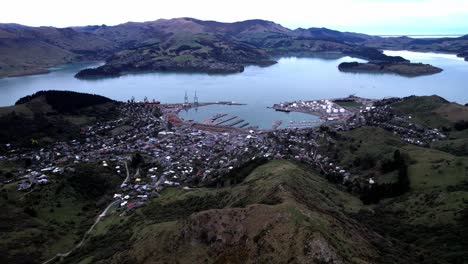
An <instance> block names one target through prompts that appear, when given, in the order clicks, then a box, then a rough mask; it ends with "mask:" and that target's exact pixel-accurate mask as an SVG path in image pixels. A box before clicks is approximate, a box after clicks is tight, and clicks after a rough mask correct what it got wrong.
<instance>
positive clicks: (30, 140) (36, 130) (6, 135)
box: [0, 91, 118, 150]
mask: <svg viewBox="0 0 468 264" xmlns="http://www.w3.org/2000/svg"><path fill="white" fill-rule="evenodd" d="M117 104H118V103H117V102H115V101H113V100H111V99H108V98H106V97H103V96H98V95H91V94H83V93H77V92H70V91H40V92H37V93H35V94H33V95H30V96H26V97H24V98H21V99H19V100H18V102H17V103H16V104H15V105H14V106H9V107H0V125H1V127H2V130H1V131H0V143H1V145H0V150H3V149H4V147H5V144H11V145H13V146H19V147H31V146H36V147H38V146H42V145H47V144H48V143H50V142H53V141H56V140H67V139H76V138H78V137H79V135H80V129H81V127H83V126H84V125H87V124H94V123H95V122H99V121H102V120H107V119H109V118H113V117H115V116H116V115H117V108H116V107H117Z"/></svg>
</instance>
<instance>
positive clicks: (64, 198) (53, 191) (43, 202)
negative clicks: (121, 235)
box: [0, 165, 115, 263]
mask: <svg viewBox="0 0 468 264" xmlns="http://www.w3.org/2000/svg"><path fill="white" fill-rule="evenodd" d="M76 169H77V170H78V171H79V170H80V168H79V167H77V168H76ZM95 169H96V170H95V171H94V172H90V173H91V174H92V176H93V175H95V174H100V175H107V176H104V177H108V176H109V177H111V175H110V174H109V172H108V171H105V169H103V168H102V167H100V166H99V165H97V166H96V167H95ZM71 177H74V176H73V175H65V176H63V175H60V176H54V175H49V179H50V183H49V184H48V185H44V186H41V187H39V189H36V190H34V191H32V192H20V191H17V190H16V183H11V184H6V185H4V186H2V187H1V189H0V194H1V195H0V206H2V208H3V210H4V214H2V216H0V226H1V227H2V235H1V238H2V239H1V241H0V248H2V249H8V251H7V252H8V255H7V256H8V257H9V258H10V261H12V262H13V263H14V262H16V261H20V259H19V258H20V257H21V258H22V256H23V255H26V256H27V257H28V256H29V257H32V258H33V259H34V261H32V260H31V261H32V262H31V263H35V262H37V261H39V260H44V259H46V258H49V257H51V256H53V255H55V254H57V253H59V252H65V251H68V250H70V249H71V248H72V247H73V246H74V245H75V244H76V243H77V242H78V241H79V240H80V239H81V237H82V235H83V234H84V232H85V231H86V230H87V229H88V228H89V226H91V224H92V222H93V221H94V218H95V217H96V216H97V214H98V213H99V210H100V209H101V208H100V204H101V203H103V202H105V197H104V196H99V197H94V198H93V199H89V198H88V197H87V196H85V195H83V194H81V193H80V192H79V191H78V190H77V189H76V187H73V185H72V184H69V183H68V180H69V178H71ZM77 177H78V176H77ZM114 177H115V176H114ZM100 200H101V201H100ZM99 201H100V202H99ZM18 254H19V255H18Z"/></svg>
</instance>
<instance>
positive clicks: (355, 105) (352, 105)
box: [335, 101, 363, 108]
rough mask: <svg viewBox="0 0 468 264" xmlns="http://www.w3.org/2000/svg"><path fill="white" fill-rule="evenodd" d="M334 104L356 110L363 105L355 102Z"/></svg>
mask: <svg viewBox="0 0 468 264" xmlns="http://www.w3.org/2000/svg"><path fill="white" fill-rule="evenodd" d="M335 104H337V105H339V106H341V107H345V108H346V107H350V108H358V107H362V106H363V104H361V103H358V102H355V101H349V102H335Z"/></svg>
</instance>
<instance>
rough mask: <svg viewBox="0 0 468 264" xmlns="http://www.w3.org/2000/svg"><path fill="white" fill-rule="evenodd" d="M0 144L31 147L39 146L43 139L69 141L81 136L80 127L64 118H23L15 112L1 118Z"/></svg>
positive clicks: (42, 116) (43, 116)
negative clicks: (40, 140)
mask: <svg viewBox="0 0 468 264" xmlns="http://www.w3.org/2000/svg"><path fill="white" fill-rule="evenodd" d="M0 127H1V128H2V129H0V143H2V146H1V147H4V144H7V143H12V144H14V145H16V146H22V147H30V146H34V145H38V144H39V143H40V142H38V140H39V139H40V138H43V137H48V138H55V139H60V140H61V139H69V138H76V137H77V136H79V132H80V131H79V129H78V127H76V126H74V125H72V124H71V123H70V122H68V121H66V120H65V119H63V118H54V119H50V118H47V117H46V116H45V115H44V114H39V113H36V114H35V115H34V116H33V118H26V117H22V116H20V115H18V114H16V113H15V112H12V113H10V114H7V115H4V116H1V117H0Z"/></svg>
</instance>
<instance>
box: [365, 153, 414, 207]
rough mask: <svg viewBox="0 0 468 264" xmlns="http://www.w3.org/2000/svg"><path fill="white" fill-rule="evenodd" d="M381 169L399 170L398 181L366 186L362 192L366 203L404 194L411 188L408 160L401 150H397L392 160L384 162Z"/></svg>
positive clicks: (385, 170)
mask: <svg viewBox="0 0 468 264" xmlns="http://www.w3.org/2000/svg"><path fill="white" fill-rule="evenodd" d="M381 169H382V171H383V172H390V171H394V170H397V171H398V178H397V181H396V182H393V183H385V184H373V185H371V186H369V187H366V188H364V189H363V190H362V193H361V200H362V201H363V202H364V203H366V204H370V203H376V202H378V201H379V200H381V199H383V198H388V197H395V196H399V195H402V194H404V193H405V192H407V191H409V189H410V180H409V177H408V162H407V161H406V159H405V158H404V157H403V156H402V155H401V153H400V151H399V150H395V152H394V154H393V160H392V161H386V162H384V163H382V168H381Z"/></svg>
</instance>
